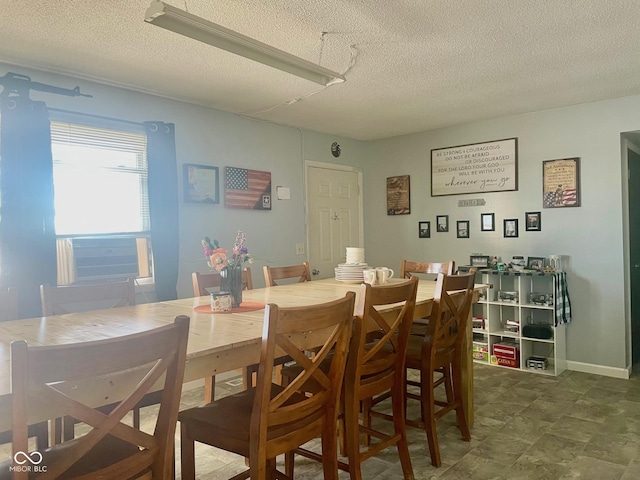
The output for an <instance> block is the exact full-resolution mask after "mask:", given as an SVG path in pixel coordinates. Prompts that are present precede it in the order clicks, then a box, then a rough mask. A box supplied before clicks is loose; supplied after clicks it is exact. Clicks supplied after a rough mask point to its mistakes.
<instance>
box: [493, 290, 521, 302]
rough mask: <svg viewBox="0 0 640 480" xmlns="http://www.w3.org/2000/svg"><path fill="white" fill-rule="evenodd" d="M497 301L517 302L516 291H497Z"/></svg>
mask: <svg viewBox="0 0 640 480" xmlns="http://www.w3.org/2000/svg"><path fill="white" fill-rule="evenodd" d="M498 301H499V302H505V303H518V292H507V291H505V290H499V291H498Z"/></svg>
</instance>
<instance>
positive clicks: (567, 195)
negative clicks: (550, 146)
mask: <svg viewBox="0 0 640 480" xmlns="http://www.w3.org/2000/svg"><path fill="white" fill-rule="evenodd" d="M542 206H543V207H544V208H562V207H579V206H580V158H578V157H576V158H562V159H559V160H545V161H544V162H542Z"/></svg>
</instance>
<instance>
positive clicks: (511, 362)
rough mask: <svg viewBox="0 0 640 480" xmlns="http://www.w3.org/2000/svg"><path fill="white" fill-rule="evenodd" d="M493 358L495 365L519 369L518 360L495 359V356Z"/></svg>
mask: <svg viewBox="0 0 640 480" xmlns="http://www.w3.org/2000/svg"><path fill="white" fill-rule="evenodd" d="M494 357H495V359H496V364H497V365H501V366H503V367H511V368H520V359H519V358H517V359H515V360H513V359H511V358H504V357H496V356H495V355H494Z"/></svg>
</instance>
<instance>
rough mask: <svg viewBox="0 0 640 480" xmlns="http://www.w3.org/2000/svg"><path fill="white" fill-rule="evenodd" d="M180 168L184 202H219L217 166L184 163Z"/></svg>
mask: <svg viewBox="0 0 640 480" xmlns="http://www.w3.org/2000/svg"><path fill="white" fill-rule="evenodd" d="M182 168H183V170H182V188H183V191H184V201H185V202H194V203H220V188H219V185H220V180H219V177H218V167H212V166H209V165H195V164H193V163H185V164H184V165H183V167H182Z"/></svg>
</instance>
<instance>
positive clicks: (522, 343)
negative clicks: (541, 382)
mask: <svg viewBox="0 0 640 480" xmlns="http://www.w3.org/2000/svg"><path fill="white" fill-rule="evenodd" d="M477 275H479V277H480V278H479V279H478V283H483V284H484V283H491V284H493V290H487V296H486V298H484V299H482V300H480V301H478V303H477V304H474V309H473V316H474V317H479V318H482V319H484V322H485V323H484V328H475V329H473V332H474V334H476V335H477V336H478V337H479V336H480V335H483V336H484V338H478V340H476V341H475V343H476V344H480V343H481V344H483V345H486V344H487V341H488V347H489V348H488V350H489V352H488V353H489V361H484V360H483V359H474V361H476V362H478V363H484V364H486V365H491V366H496V367H500V368H510V369H511V370H521V371H524V372H530V373H536V374H538V375H547V376H556V375H559V374H560V373H561V372H562V371H563V370H565V369H566V368H567V361H566V331H565V327H564V325H561V326H558V327H555V326H553V324H554V320H555V318H554V314H555V308H554V306H553V305H555V303H553V302H552V305H539V304H533V303H529V300H530V294H531V293H536V294H538V293H539V294H544V295H545V296H546V298H549V296H550V298H551V299H552V300H553V292H554V291H555V288H554V285H555V282H556V277H555V276H554V275H553V274H551V273H543V272H497V271H493V270H480V271H479V272H477ZM500 291H501V292H514V293H515V295H514V296H517V298H518V300H519V301H518V302H513V301H508V302H505V301H498V296H497V295H498V292H500ZM520 302H523V303H520ZM507 321H515V322H518V323H519V325H520V329H519V331H517V332H514V331H509V330H505V329H504V328H505V325H506V322H507ZM529 323H533V324H545V325H549V326H550V327H551V329H552V333H553V336H552V338H547V339H542V338H532V337H527V336H524V335H523V328H524V326H525V325H526V324H529ZM499 343H500V344H503V345H504V344H510V345H512V346H514V347H516V348H517V352H518V353H517V355H518V357H517V358H518V361H519V365H520V366H519V367H517V368H516V367H510V366H507V365H495V364H492V363H491V356H492V355H493V352H494V347H495V346H496V344H499ZM530 357H544V358H546V359H547V368H546V369H544V370H541V369H530V368H528V367H527V359H528V358H530Z"/></svg>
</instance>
